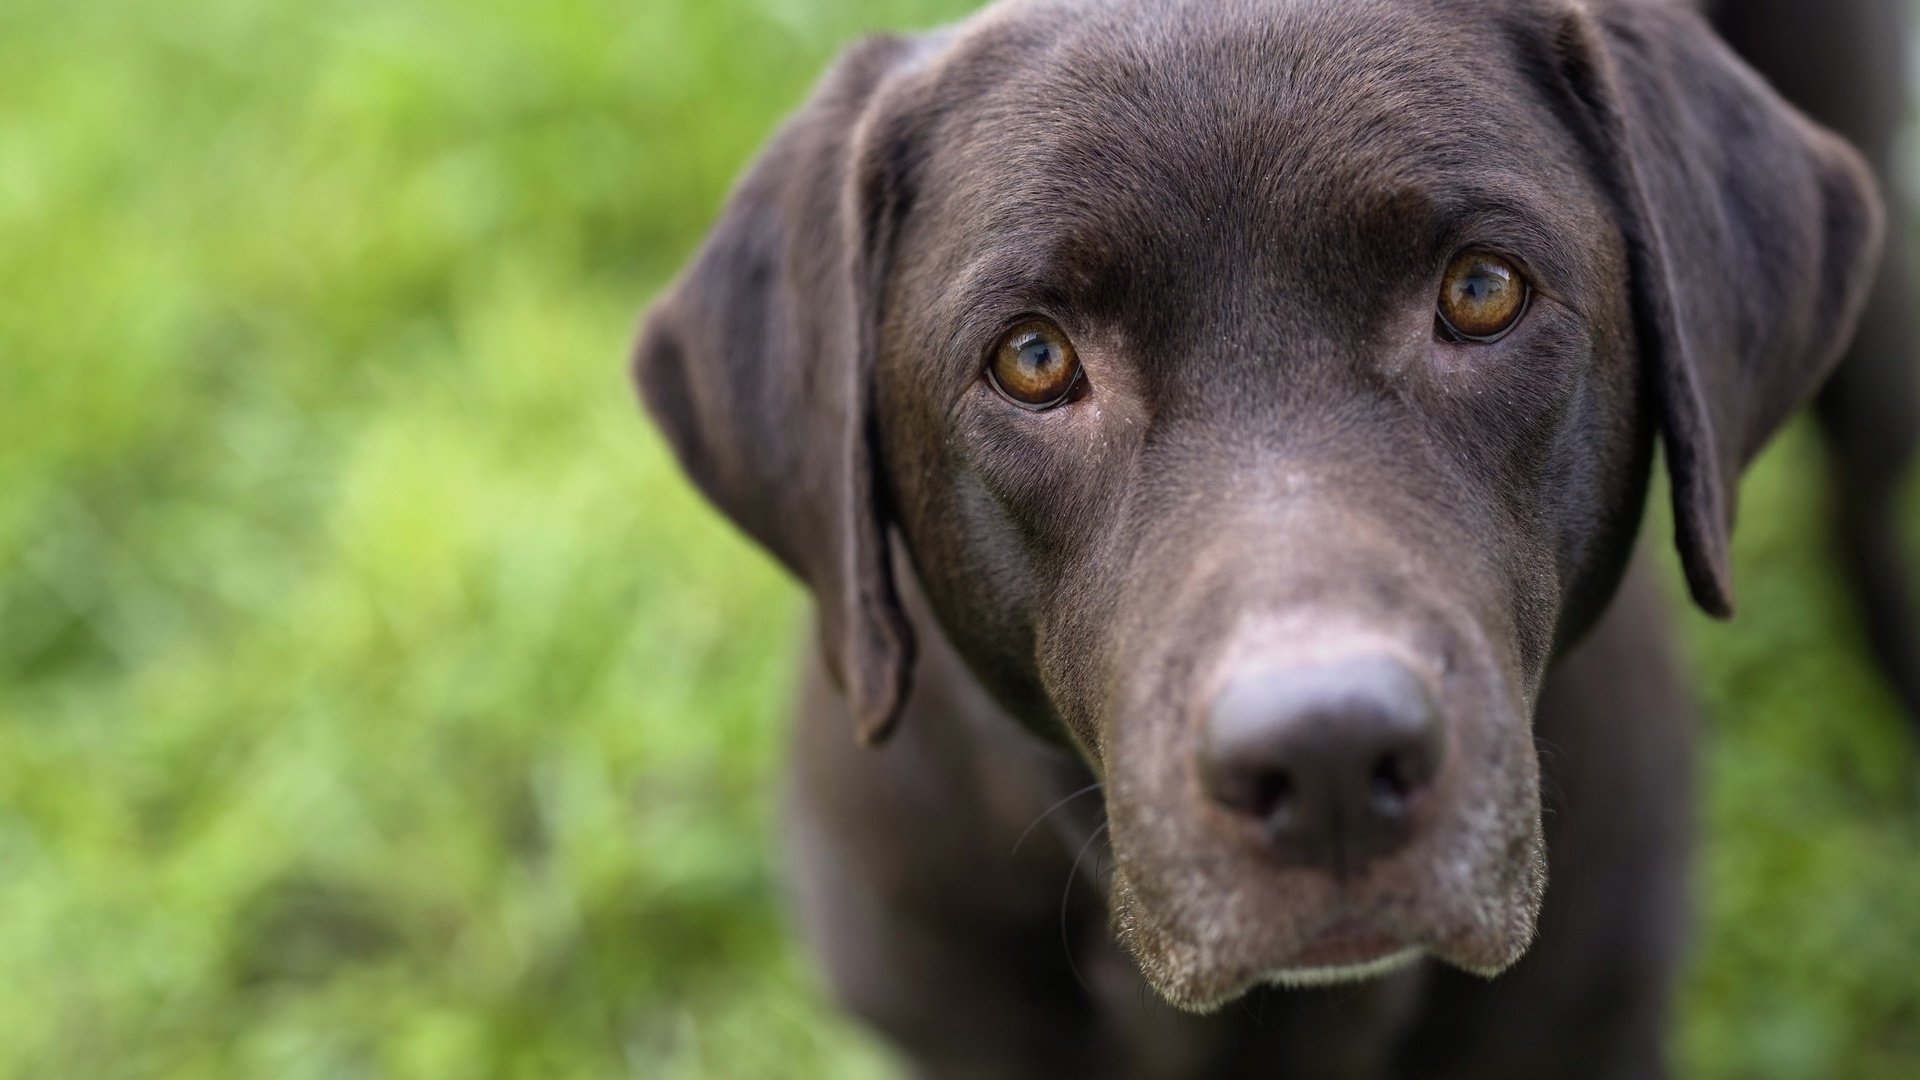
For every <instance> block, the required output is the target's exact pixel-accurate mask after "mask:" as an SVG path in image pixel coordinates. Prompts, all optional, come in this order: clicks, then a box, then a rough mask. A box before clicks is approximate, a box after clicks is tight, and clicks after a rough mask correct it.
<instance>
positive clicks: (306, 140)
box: [0, 0, 1920, 1080]
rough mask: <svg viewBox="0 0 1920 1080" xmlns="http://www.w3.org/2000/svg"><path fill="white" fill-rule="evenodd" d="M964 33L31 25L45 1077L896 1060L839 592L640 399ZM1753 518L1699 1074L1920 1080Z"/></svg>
mask: <svg viewBox="0 0 1920 1080" xmlns="http://www.w3.org/2000/svg"><path fill="white" fill-rule="evenodd" d="M965 6H966V5H964V4H960V3H957V2H954V0H926V2H912V0H896V2H883V0H864V2H859V3H833V4H829V3H826V2H824V0H701V2H699V3H695V2H691V0H687V2H679V0H640V2H639V3H615V2H610V0H556V2H550V3H542V4H533V3H507V2H504V0H474V2H465V3H462V2H455V0H408V2H404V3H394V2H379V0H326V2H322V0H316V2H314V3H309V4H263V3H256V2H251V0H199V2H193V3H184V2H178V0H150V2H136V0H98V2H93V3H85V4H75V3H65V2H55V0H7V2H6V3H5V4H4V5H0V1076H62V1077H91V1076H153V1077H183V1078H184V1077H196V1078H198V1077H222V1076H232V1077H256V1076H272V1077H289V1078H300V1077H316V1078H318V1077H361V1076H367V1077H375V1076H394V1077H477V1076H490V1075H501V1076H538V1077H567V1076H587V1077H599V1076H620V1075H626V1076H634V1077H644V1078H647V1080H678V1078H692V1077H769V1078H775V1077H777V1078H787V1077H823V1078H824V1077H831V1078H840V1077H861V1076H879V1075H885V1074H886V1070H887V1059H886V1057H885V1055H884V1053H883V1052H882V1051H881V1050H879V1049H878V1048H877V1047H875V1046H874V1045H873V1044H872V1043H871V1042H870V1041H869V1040H868V1039H867V1037H866V1036H864V1035H862V1034H861V1033H860V1032H858V1031H857V1030H856V1029H855V1028H853V1027H852V1026H851V1025H849V1024H848V1023H846V1022H845V1021H843V1020H841V1019H839V1018H837V1017H836V1015H835V1014H834V1013H833V1011H832V1010H831V1008H830V1007H829V1006H827V1005H826V1004H825V1003H824V1001H823V1000H822V998H821V995H820V993H819V990H818V984H819V979H818V975H817V973H816V972H815V971H814V970H813V968H812V967H811V966H810V964H809V962H808V960H807V959H806V957H805V955H804V954H803V953H802V952H801V950H799V948H798V947H797V946H796V945H795V943H794V941H793V938H792V935H791V934H790V932H789V930H788V928H787V925H786V923H785V917H784V915H783V913H782V911H783V909H782V905H781V903H780V885H779V878H778V872H777V869H776V867H777V862H778V852H777V850H776V849H775V840H774V832H773V820H772V819H773V804H772V798H771V794H770V793H771V791H772V789H773V777H774V775H775V773H776V770H777V768H778V761H779V757H780V753H781V730H782V701H783V700H784V698H785V695H786V693H787V690H788V686H789V684H790V681H791V679H792V675H793V666H792V665H793V656H794V650H793V647H792V642H793V638H794V631H795V629H796V628H797V627H798V626H799V625H800V624H801V621H802V618H803V614H804V606H803V598H802V597H801V595H800V594H799V592H798V591H797V590H796V589H795V588H794V587H793V586H792V585H791V584H790V583H788V582H787V581H786V580H784V579H783V578H782V577H781V576H780V575H779V574H778V573H777V572H776V571H775V570H774V569H773V568H772V566H771V564H770V563H769V561H768V560H767V559H766V558H764V557H762V556H761V555H760V554H758V553H757V552H755V551H753V550H752V549H750V548H749V547H748V546H747V545H746V544H745V543H744V542H743V541H741V540H740V539H739V538H738V537H737V536H735V534H734V533H733V532H732V531H731V530H730V529H729V528H727V527H726V526H725V525H724V524H723V523H721V522H720V521H719V520H718V518H717V517H716V516H715V515H714V514H713V513H711V512H710V511H708V510H707V509H706V508H705V507H704V505H703V504H702V503H701V502H700V501H699V500H698V498H697V497H696V496H694V495H693V494H692V493H691V491H690V490H689V489H688V488H687V486H686V485H685V484H684V483H683V482H682V481H681V479H680V478H679V476H678V474H677V472H676V471H675V470H674V468H673V467H672V466H671V464H670V463H669V461H668V460H667V458H666V455H665V453H664V451H663V449H662V447H661V445H660V443H659V441H658V439H657V438H656V437H655V436H654V435H653V434H652V433H651V432H650V431H649V430H648V429H647V427H646V426H645V425H644V424H643V423H642V422H641V420H640V419H639V417H638V414H637V411H636V410H635V408H634V406H633V403H632V400H631V396H630V393H629V390H628V388H627V385H626V381H625V372H624V350H625V347H626V344H627V341H628V337H629V335H630V333H631V331H632V328H633V326H634V321H635V317H636V315H637V313H638V311H639V309H640V307H641V306H642V304H643V303H644V301H645V300H646V299H647V297H648V296H650V295H651V294H652V293H653V292H654V291H656V290H657V289H658V287H659V285H660V284H661V283H662V282H663V281H664V280H665V279H666V277H667V276H669V275H670V274H671V273H672V271H673V270H674V268H675V267H676V266H677V265H678V264H679V263H680V261H681V260H682V259H683V258H684V257H685V255H686V253H687V252H688V251H689V250H690V248H691V246H692V245H693V243H694V242H695V241H696V240H697V238H698V236H699V234H700V233H701V231H702V230H703V228H704V226H705V224H706V223H707V221H708V220H709V219H710V217H711V215H712V213H713V211H714V209H715V208H716V206H717V205H718V202H719V200H720V198H721V197H722V195H723V193H724V191H725V188H726V185H727V183H728V181H729V180H730V179H731V177H732V176H733V175H734V173H735V172H736V171H737V170H738V168H739V167H740V166H741V164H742V163H743V162H744V161H745V160H746V159H747V158H748V156H749V155H750V154H751V152H752V151H753V149H754V148H755V146H757V145H758V143H759V142H760V140H761V139H762V138H763V137H764V136H765V134H766V133H767V131H768V130H769V129H770V127H771V126H772V125H773V124H774V123H775V121H776V120H777V119H778V117H779V116H780V115H781V114H783V113H784V112H785V111H786V110H787V109H788V108H790V107H791V106H792V105H793V104H794V102H796V101H797V100H798V98H799V97H800V95H801V94H802V93H803V92H804V90H805V87H806V86H807V85H808V84H809V83H810V82H811V80H812V79H813V77H814V76H815V75H816V74H817V72H818V71H819V69H820V67H821V66H822V64H823V63H824V62H825V60H826V58H827V57H828V56H829V55H830V54H831V52H832V51H833V49H834V48H835V47H836V46H837V45H838V44H839V43H840V42H842V41H844V40H846V39H847V38H849V37H851V36H852V35H853V34H855V33H856V32H858V31H859V30H861V29H862V28H865V27H873V26H914V25H928V24H930V23H932V22H935V21H938V20H940V19H944V18H946V17H949V16H951V15H953V14H956V13H957V12H959V11H960V10H962V9H963V8H964V7H965ZM1814 449H1815V448H1814V447H1813V446H1812V445H1811V443H1810V441H1809V440H1808V439H1806V438H1805V437H1804V435H1802V436H1801V437H1799V438H1796V439H1794V440H1792V441H1791V443H1790V444H1789V445H1788V446H1786V447H1785V448H1783V449H1782V450H1780V451H1779V452H1777V453H1774V454H1772V455H1771V456H1770V457H1769V458H1768V460H1767V462H1766V464H1765V466H1764V467H1763V468H1762V469H1761V470H1760V475H1758V476H1757V477H1756V479H1755V481H1754V482H1753V483H1752V484H1750V485H1749V490H1748V500H1747V503H1746V509H1745V529H1744V531H1743V533H1742V535H1741V538H1740V549H1739V571H1740V577H1741V586H1742V590H1743V593H1742V601H1743V605H1744V612H1745V614H1744V615H1743V618H1742V620H1741V621H1740V622H1739V623H1738V624H1736V625H1735V626H1733V627H1731V628H1721V627H1712V626H1708V625H1706V624H1705V623H1704V622H1703V621H1702V620H1699V619H1691V620H1690V621H1689V626H1690V628H1691V635H1690V637H1691V641H1692V644H1693V646H1694V652H1695V653H1696V654H1697V658H1698V667H1699V669H1700V671H1701V672H1702V676H1703V684H1704V686H1705V687H1706V689H1707V691H1708V697H1709V700H1710V701H1711V704H1712V705H1713V711H1714V716H1715V721H1714V724H1713V734H1712V737H1711V740H1710V742H1709V746H1710V758H1709V768H1708V770H1707V772H1708V781H1709V791H1710V799H1709V802H1708V807H1707V823H1708V829H1707V832H1708V836H1707V839H1706V844H1705V849H1706V850H1705V858H1704V860H1703V863H1702V866H1703V875H1702V886H1703V888H1702V891H1703V922H1702V931H1701V939H1700V949H1699V954H1698V957H1699V958H1698V962H1697V964H1696V966H1695V968H1694V971H1693V974H1692V977H1691V978H1690V980H1689V983H1688V987H1687V990H1686V994H1685V1002H1684V1004H1685V1008H1684V1015H1683V1018H1682V1024H1681V1030H1680V1032H1679V1046H1680V1048H1681V1050H1682V1052H1683V1054H1684V1056H1685V1060H1686V1062H1687V1068H1686V1070H1685V1072H1684V1075H1687V1076H1698V1077H1727V1078H1735V1077H1761V1078H1770V1077H1801V1076H1847V1077H1905V1076H1909V1075H1916V1074H1920V842H1917V841H1916V834H1915V824H1916V821H1917V820H1920V813H1917V812H1916V805H1915V800H1914V796H1913V787H1912V780H1911V772H1910V767H1909V766H1908V764H1907V761H1908V749H1907V746H1906V745H1905V743H1904V741H1903V739H1902V737H1901V735H1900V733H1899V729H1898V727H1897V724H1896V720H1895V717H1894V714H1893V712H1892V709H1891V707H1890V705H1889V703H1888V701H1887V700H1886V698H1885V697H1884V695H1883V693H1882V691H1881V690H1880V689H1879V688H1878V686H1877V685H1876V684H1875V683H1874V682H1873V681H1872V679H1871V676H1870V673H1869V672H1868V670H1867V669H1866V668H1865V667H1864V666H1863V664H1862V661H1861V660H1860V659H1859V656H1858V642H1857V632H1856V630H1855V628H1854V625H1853V623H1852V621H1851V619H1850V616H1849V615H1848V613H1847V611H1846V610H1845V607H1844V604H1843V602H1842V600H1841V598H1840V597H1839V596H1838V594H1837V593H1836V591H1835V589H1834V587H1833V584H1832V582H1831V580H1830V579H1831V577H1832V571H1831V569H1830V568H1829V566H1828V565H1827V563H1826V562H1825V561H1824V556H1823V552H1822V549H1821V546H1820V544H1819V542H1818V540H1817V534H1816V532H1815V529H1816V526H1817V521H1816V517H1815V515H1814V514H1812V513H1811V512H1809V511H1808V510H1806V509H1805V505H1806V504H1807V502H1808V500H1807V499H1806V498H1804V494H1805V492H1806V491H1808V490H1817V489H1818V487H1819V485H1820V480H1819V473H1818V470H1817V461H1816V456H1815V453H1814Z"/></svg>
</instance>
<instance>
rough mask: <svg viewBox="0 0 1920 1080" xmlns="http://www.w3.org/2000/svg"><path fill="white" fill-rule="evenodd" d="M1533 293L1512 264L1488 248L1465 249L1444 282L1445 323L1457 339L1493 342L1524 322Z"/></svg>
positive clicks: (1441, 309)
mask: <svg viewBox="0 0 1920 1080" xmlns="http://www.w3.org/2000/svg"><path fill="white" fill-rule="evenodd" d="M1530 293H1531V290H1530V289H1529V287H1528V285H1527V279H1526V278H1524V277H1522V276H1520V271H1519V270H1518V269H1515V267H1514V265H1513V264H1512V263H1510V262H1508V261H1507V260H1505V259H1503V258H1501V257H1500V256H1498V255H1491V254H1488V253H1487V252H1484V251H1468V252H1462V253H1461V254H1459V255H1455V256H1454V257H1453V262H1452V263H1450V264H1448V266H1447V276H1446V278H1445V279H1444V280H1443V281H1442V282H1441V283H1440V305H1439V316H1440V323H1441V326H1442V328H1443V329H1444V330H1445V331H1446V332H1447V334H1448V336H1450V337H1452V338H1454V339H1455V340H1457V341H1493V340H1495V339H1497V338H1499V337H1500V336H1501V335H1503V334H1505V333H1506V332H1507V331H1509V330H1511V329H1513V325H1514V324H1515V323H1517V322H1519V321H1520V316H1521V315H1523V314H1525V313H1526V310H1527V299H1528V297H1529V295H1530Z"/></svg>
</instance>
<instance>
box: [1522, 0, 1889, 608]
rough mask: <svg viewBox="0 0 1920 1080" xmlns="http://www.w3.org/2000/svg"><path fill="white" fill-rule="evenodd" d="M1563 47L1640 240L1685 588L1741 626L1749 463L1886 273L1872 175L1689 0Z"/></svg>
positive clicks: (1620, 20)
mask: <svg viewBox="0 0 1920 1080" xmlns="http://www.w3.org/2000/svg"><path fill="white" fill-rule="evenodd" d="M1554 37H1555V40H1554V45H1553V47H1554V53H1555V56H1554V60H1555V62H1556V65H1557V71H1556V74H1557V76H1558V77H1559V78H1560V79H1562V80H1564V83H1565V89H1566V90H1567V91H1568V92H1569V95H1570V97H1571V99H1572V101H1573V102H1574V110H1573V111H1574V112H1575V113H1576V114H1578V115H1577V117H1576V124H1575V126H1576V129H1577V130H1580V131H1581V133H1582V134H1583V135H1584V136H1586V137H1587V139H1588V141H1589V147H1588V149H1589V151H1590V152H1591V154H1592V157H1593V161H1594V165H1595V168H1596V170H1597V171H1598V172H1599V173H1600V174H1601V176H1602V179H1603V181H1604V182H1605V183H1606V184H1607V185H1608V186H1609V187H1610V188H1611V189H1612V192H1611V193H1612V194H1613V196H1614V197H1615V199H1616V201H1617V203H1618V207H1619V211H1620V218H1621V223H1622V225H1623V227H1624V229H1625V232H1626V238H1627V242H1628V247H1629V252H1630V258H1631V260H1632V266H1631V272H1632V276H1633V281H1632V296H1633V304H1634V319H1635V322H1636V324H1637V332H1638V337H1639V340H1640V351H1641V356H1642V358H1643V361H1644V362H1645V363H1646V364H1647V365H1648V366H1647V369H1646V370H1647V376H1648V378H1649V379H1650V380H1651V384H1652V386H1653V388H1654V397H1655V400H1656V402H1657V404H1658V408H1659V413H1660V422H1661V430H1662V434H1663V436H1664V438H1665V442H1666V457H1667V465H1668V469H1669V471H1670V473H1671V478H1672V487H1673V504H1674V521H1675V529H1676V533H1677V540H1678V543H1679V547H1680V557H1681V562H1682V564H1683V565H1684V566H1685V568H1686V574H1687V583H1688V586H1689V587H1690V589H1691V591H1692V593H1693V598H1694V600H1695V601H1696V602H1697V603H1699V605H1700V606H1701V607H1703V608H1705V609H1706V610H1707V611H1709V612H1711V613H1713V614H1715V615H1718V616H1721V617H1726V616H1728V615H1731V614H1732V611H1733V585H1732V580H1731V576H1730V573H1729V568H1728V536H1729V533H1730V532H1731V531H1732V528H1733V516H1734V501H1735V496H1736V494H1737V491H1738V485H1739V476H1740V471H1741V470H1742V469H1743V468H1744V467H1745V466H1746V465H1747V463H1748V462H1749V461H1751V460H1752V458H1753V456H1754V455H1755V454H1756V453H1757V452H1758V451H1759V449H1760V447H1761V446H1762V445H1763V444H1764V443H1765V442H1766V441H1767V439H1768V438H1769V437H1770V436H1771V435H1772V434H1773V433H1774V431H1775V430H1776V429H1778V428H1779V427H1780V425H1781V424H1783V423H1785V421H1786V420H1787V419H1788V418H1789V417H1790V416H1791V415H1792V414H1793V412H1794V411H1795V410H1796V409H1797V408H1798V407H1799V406H1800V405H1801V404H1802V403H1803V402H1804V401H1805V400H1806V398H1807V397H1808V396H1809V395H1811V394H1812V392H1813V391H1814V390H1815V389H1816V388H1817V387H1818V386H1819V385H1820V383H1821V382H1822V381H1823V380H1824V379H1825V377H1826V376H1827V374H1828V373H1829V371H1830V370H1831V368H1832V366H1833V364H1834V363H1835V362H1836V361H1837V360H1838V358H1839V356H1840V353H1841V351H1842V349H1843V348H1844V347H1845V346H1846V344H1847V341H1848V339H1849V338H1850V337H1851V336H1852V333H1853V328H1854V322H1855V319H1856V317H1857V316H1858V315H1859V312H1860V308H1861V305H1862V304H1863V303H1864V302H1865V299H1866V294H1867V290H1868V287H1869V286H1870V285H1871V282H1872V272H1873V269H1874V267H1875V266H1876V265H1877V264H1878V255H1879V244H1880V233H1881V219H1882V211H1881V207H1880V203H1879V200H1878V196H1877V194H1876V191H1875V188H1874V182H1873V178H1872V174H1871V173H1870V172H1869V171H1868V169H1867V167H1866V165H1865V163H1864V162H1863V161H1862V160H1861V158H1860V156H1859V155H1858V154H1856V153H1855V152H1854V151H1853V149H1852V148H1851V147H1849V146H1847V145H1846V144H1845V143H1843V142H1842V141H1841V140H1840V139H1839V138H1837V137H1836V136H1834V135H1832V134H1830V133H1828V132H1827V131H1825V130H1823V129H1821V128H1819V127H1817V126H1816V125H1814V123H1813V122H1812V121H1810V120H1808V119H1807V118H1806V117H1804V116H1802V115H1801V114H1800V113H1798V112H1797V111H1795V110H1794V109H1793V108H1792V106H1790V105H1788V104H1787V103H1786V102H1785V101H1783V100H1781V98H1780V96H1779V95H1778V94H1776V93H1774V91H1773V90H1772V88H1770V87H1769V86H1767V84H1766V83H1765V82H1764V81H1763V80H1762V79H1761V78H1760V76H1759V75H1757V74H1756V73H1755V72H1753V71H1752V70H1751V69H1750V68H1748V67H1747V66H1746V65H1745V64H1744V63H1743V62H1742V61H1741V60H1740V59H1739V58H1738V57H1737V56H1735V55H1734V54H1733V52H1732V51H1731V50H1730V49H1728V48H1727V46H1726V45H1724V44H1723V43H1722V42H1721V41H1720V40H1719V39H1718V37H1716V36H1715V35H1714V33H1713V32H1712V30H1711V29H1710V28H1709V27H1708V26H1707V24H1706V23H1705V22H1704V21H1703V20H1702V19H1701V18H1700V17H1699V16H1698V15H1695V14H1693V13H1692V12H1690V11H1687V10H1684V9H1683V6H1682V5H1678V4H1659V3H1650V2H1646V0H1629V2H1622V3H1614V4H1609V5H1606V7H1605V10H1603V11H1601V12H1597V13H1595V14H1593V15H1592V16H1589V15H1587V14H1586V13H1585V12H1584V11H1582V10H1580V9H1569V11H1568V12H1567V13H1566V14H1565V15H1564V16H1563V17H1562V19H1561V20H1560V21H1559V24H1558V27H1557V33H1556V34H1555V36H1554Z"/></svg>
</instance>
